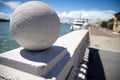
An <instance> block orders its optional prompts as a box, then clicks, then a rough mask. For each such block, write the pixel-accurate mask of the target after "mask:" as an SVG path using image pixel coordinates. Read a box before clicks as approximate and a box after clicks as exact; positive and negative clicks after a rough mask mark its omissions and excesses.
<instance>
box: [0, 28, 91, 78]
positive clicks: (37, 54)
mask: <svg viewBox="0 0 120 80" xmlns="http://www.w3.org/2000/svg"><path fill="white" fill-rule="evenodd" d="M88 45H89V32H88V30H78V31H73V32H70V33H68V34H66V35H64V36H62V37H60V38H58V39H57V41H56V42H55V43H54V44H53V46H51V47H50V48H48V49H46V50H43V51H28V50H25V49H23V48H22V47H21V48H18V49H14V50H11V51H7V52H5V53H2V54H0V68H1V69H0V79H2V78H3V77H4V78H6V79H13V80H17V79H18V80H24V78H26V77H27V76H28V75H32V76H34V80H47V79H49V80H50V79H51V80H54V79H55V80H65V79H67V76H69V74H70V72H71V70H72V69H73V68H76V66H77V65H78V64H79V63H81V62H82V60H83V58H84V53H85V50H86V48H87V47H88ZM7 69H8V70H7ZM12 72H13V73H12ZM21 73H23V74H21ZM9 74H10V75H9ZM20 75H21V76H20ZM1 77H2V78H1ZM3 80H4V79H3ZM25 80H33V77H27V78H26V79H25Z"/></svg>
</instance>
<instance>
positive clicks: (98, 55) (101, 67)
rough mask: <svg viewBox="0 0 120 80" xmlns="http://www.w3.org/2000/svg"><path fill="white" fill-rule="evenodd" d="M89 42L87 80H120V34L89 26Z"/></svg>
mask: <svg viewBox="0 0 120 80" xmlns="http://www.w3.org/2000/svg"><path fill="white" fill-rule="evenodd" d="M90 42H91V45H90V55H89V63H88V74H87V80H120V72H119V71H120V35H115V34H113V33H112V31H111V30H107V29H105V28H91V29H90Z"/></svg>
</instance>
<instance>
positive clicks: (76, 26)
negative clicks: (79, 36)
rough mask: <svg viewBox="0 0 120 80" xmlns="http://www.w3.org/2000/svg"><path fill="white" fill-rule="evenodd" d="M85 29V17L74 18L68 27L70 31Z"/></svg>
mask: <svg viewBox="0 0 120 80" xmlns="http://www.w3.org/2000/svg"><path fill="white" fill-rule="evenodd" d="M81 29H87V23H86V22H85V19H75V20H74V21H73V23H72V25H71V27H70V30H71V31H74V30H81Z"/></svg>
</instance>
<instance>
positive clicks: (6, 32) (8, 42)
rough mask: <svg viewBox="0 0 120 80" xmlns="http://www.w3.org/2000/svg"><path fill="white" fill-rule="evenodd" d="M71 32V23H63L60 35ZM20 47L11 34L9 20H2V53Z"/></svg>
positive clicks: (0, 35) (0, 44)
mask: <svg viewBox="0 0 120 80" xmlns="http://www.w3.org/2000/svg"><path fill="white" fill-rule="evenodd" d="M69 32H70V25H68V24H61V26H60V34H59V37H60V36H63V35H65V34H67V33H69ZM18 47H20V46H19V45H18V44H17V43H16V41H15V40H14V38H13V37H12V35H11V32H10V28H9V22H0V53H3V52H6V51H9V50H12V49H15V48H18Z"/></svg>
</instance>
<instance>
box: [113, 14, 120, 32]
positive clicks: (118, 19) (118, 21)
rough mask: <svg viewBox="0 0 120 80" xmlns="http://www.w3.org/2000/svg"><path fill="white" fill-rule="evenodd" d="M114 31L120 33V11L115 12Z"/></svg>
mask: <svg viewBox="0 0 120 80" xmlns="http://www.w3.org/2000/svg"><path fill="white" fill-rule="evenodd" d="M113 31H114V32H116V33H119V34H120V12H118V13H116V14H115V17H114V25H113Z"/></svg>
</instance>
